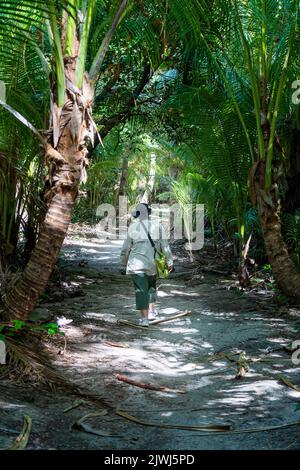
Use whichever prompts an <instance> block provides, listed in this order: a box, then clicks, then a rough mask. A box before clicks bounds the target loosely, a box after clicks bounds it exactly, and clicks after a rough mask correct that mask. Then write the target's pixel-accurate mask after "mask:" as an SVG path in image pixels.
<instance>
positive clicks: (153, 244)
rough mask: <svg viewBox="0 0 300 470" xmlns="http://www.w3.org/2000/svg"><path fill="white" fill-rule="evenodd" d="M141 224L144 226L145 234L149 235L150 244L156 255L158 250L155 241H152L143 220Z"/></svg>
mask: <svg viewBox="0 0 300 470" xmlns="http://www.w3.org/2000/svg"><path fill="white" fill-rule="evenodd" d="M140 222H141V224H142V226H143V228H144V230H145V232H146V233H147V236H148V239H149V242H150V243H151V245H152V247H153V248H154V254H155V253H156V251H157V250H156V247H155V243H154V241H153V240H152V237H151V235H150V233H149V231H148V230H147V229H146V227H145V225H144V224H143V222H142V221H141V220H140Z"/></svg>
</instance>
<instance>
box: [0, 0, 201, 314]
mask: <svg viewBox="0 0 300 470" xmlns="http://www.w3.org/2000/svg"><path fill="white" fill-rule="evenodd" d="M202 3H203V2H202V1H198V0H189V1H184V2H181V1H179V0H171V1H166V2H161V1H150V0H149V1H146V2H140V1H138V0H111V1H106V0H88V1H87V0H69V1H63V0H59V1H55V0H48V1H45V0H21V1H17V0H5V1H2V0H1V1H0V24H1V28H2V29H1V40H2V45H3V44H4V43H5V48H4V47H2V52H1V59H3V60H2V69H3V70H5V73H3V74H2V77H3V78H4V79H5V74H6V75H9V76H10V78H11V77H12V75H13V73H14V72H13V71H14V69H15V64H14V63H13V59H14V58H16V57H19V58H21V60H22V63H23V65H24V64H25V67H24V68H25V75H24V77H23V81H22V83H23V82H24V81H27V82H28V81H29V84H30V85H31V87H32V94H33V95H34V97H35V100H36V101H38V102H39V104H41V105H42V106H44V110H45V108H46V111H45V114H46V116H47V120H46V122H44V123H43V125H41V123H40V121H39V120H38V118H37V116H34V110H35V105H33V103H34V101H31V96H30V95H29V94H24V96H22V94H21V93H20V94H19V95H18V94H17V91H18V84H16V85H15V88H13V87H11V90H10V93H9V94H8V100H7V101H6V102H4V100H1V101H0V104H1V105H2V107H3V108H4V109H5V111H6V112H7V113H10V114H12V115H13V116H14V117H15V119H16V120H17V121H19V122H20V123H22V125H24V126H26V127H27V128H28V129H30V130H31V131H32V132H33V133H34V135H35V136H36V139H37V141H38V142H39V144H40V146H41V160H42V161H43V162H44V163H45V165H46V167H47V172H46V173H47V174H46V179H45V186H44V190H43V201H44V204H45V206H46V213H45V218H44V220H43V223H42V224H41V226H40V229H39V235H38V240H37V243H36V246H35V248H34V249H33V251H32V253H31V256H30V259H29V261H28V264H27V266H26V268H25V269H24V272H23V273H22V275H21V276H20V278H19V280H18V281H17V282H16V283H15V285H14V286H13V287H12V288H11V289H9V290H8V292H7V293H6V295H5V296H3V298H2V304H3V307H2V312H3V315H8V316H10V317H15V318H21V319H26V318H27V317H28V315H29V313H30V312H31V310H32V309H33V308H34V306H35V305H36V303H37V301H38V298H39V295H40V294H41V292H42V291H43V290H44V288H45V286H46V284H47V282H48V279H49V276H50V274H51V272H52V270H53V268H54V265H55V262H56V259H57V256H58V253H59V251H60V248H61V245H62V243H63V240H64V238H65V235H66V232H67V229H68V225H69V223H70V219H71V213H72V208H73V206H74V202H75V200H76V198H77V194H78V188H79V185H80V184H81V183H82V182H84V181H85V180H86V175H87V168H88V165H89V153H90V150H91V149H92V148H93V147H94V146H95V144H96V143H98V142H101V137H100V135H99V133H98V131H97V128H96V124H95V122H94V120H93V117H92V111H93V104H94V96H95V90H96V91H97V83H98V80H99V74H100V71H101V70H102V69H101V68H103V67H105V66H108V65H107V63H105V59H106V56H107V51H108V49H109V47H110V45H111V44H112V39H113V38H115V37H116V31H117V37H118V38H119V40H120V41H122V39H123V42H124V37H127V40H130V39H131V38H133V39H132V40H133V43H134V46H135V50H136V54H137V56H138V57H140V61H141V62H143V63H145V74H146V75H147V73H146V72H147V71H148V76H149V68H150V65H149V64H151V66H152V64H153V66H154V67H157V66H158V65H159V63H160V62H161V61H162V60H163V58H164V56H168V54H169V50H168V48H169V47H171V48H172V47H173V48H174V49H175V50H176V44H175V42H176V41H175V40H174V41H173V44H172V42H171V44H170V41H169V35H170V32H172V34H173V36H174V34H175V36H176V37H179V36H180V40H181V41H183V42H184V40H185V38H187V36H188V42H187V41H186V44H187V43H188V44H192V40H193V38H194V39H195V37H196V36H195V33H194V30H197V29H198V28H199V18H200V17H201V14H202V13H201V12H202V10H203V7H202ZM120 26H121V27H120ZM174 28H175V29H174ZM175 30H176V32H175ZM29 55H32V56H33V57H34V62H35V64H36V61H37V59H39V70H38V73H37V80H35V78H33V77H32V75H31V73H30V72H28V71H27V67H28V65H27V58H28V56H29ZM31 71H32V69H31ZM102 72H103V70H102ZM3 78H1V79H3ZM5 81H7V80H6V79H5ZM13 91H15V92H16V94H17V97H18V99H17V100H16V99H15V100H11V101H10V99H9V96H10V94H12V93H13ZM47 96H48V99H49V103H50V105H49V108H48V109H47V107H45V97H47ZM16 101H18V103H16ZM133 104H134V97H130V99H129V100H128V101H127V106H132V105H133ZM30 105H31V106H30ZM30 107H31V108H33V110H32V114H31V113H30ZM23 111H25V112H23ZM36 114H37V113H36ZM118 119H119V121H118ZM122 119H123V116H122V114H121V116H119V117H118V118H117V120H116V119H113V120H110V119H109V118H108V120H107V121H106V122H105V126H104V127H105V128H104V131H103V132H102V135H105V134H106V133H107V132H108V131H109V130H110V129H111V128H112V127H113V126H114V125H116V124H117V123H118V122H120V120H122Z"/></svg>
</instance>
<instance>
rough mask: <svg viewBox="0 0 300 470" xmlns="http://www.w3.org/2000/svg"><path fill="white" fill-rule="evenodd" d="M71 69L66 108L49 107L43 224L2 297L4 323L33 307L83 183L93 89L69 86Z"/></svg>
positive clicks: (24, 316) (25, 314)
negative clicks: (22, 270) (25, 262)
mask: <svg viewBox="0 0 300 470" xmlns="http://www.w3.org/2000/svg"><path fill="white" fill-rule="evenodd" d="M74 59H75V58H74ZM70 70H71V71H70ZM72 70H73V69H72V62H71V61H70V59H69V60H68V63H67V65H66V70H65V75H66V77H67V78H68V85H67V87H66V98H65V103H64V105H63V107H62V108H61V109H59V108H58V106H55V103H52V107H51V119H50V123H51V129H50V131H48V133H47V135H48V142H47V143H46V148H45V154H46V155H45V157H46V162H47V164H48V167H49V171H48V175H47V177H46V181H45V191H44V199H45V203H46V205H47V211H46V214H45V219H44V222H43V223H42V225H41V228H40V233H39V237H38V241H37V244H36V246H35V248H34V249H33V251H32V253H31V256H30V258H29V261H28V263H27V266H26V268H25V270H24V272H23V273H22V275H21V276H20V278H19V279H18V280H17V282H16V283H15V284H14V285H13V286H12V287H11V289H10V290H9V291H8V292H7V293H6V295H4V296H3V298H2V305H1V308H0V316H3V317H5V318H10V319H11V318H19V319H22V320H26V319H27V318H28V316H29V314H30V313H31V311H32V310H33V309H34V308H35V306H36V304H37V302H38V299H39V296H40V295H41V293H42V292H43V291H44V289H45V287H46V285H47V282H48V280H49V278H50V276H51V273H52V271H53V268H54V266H55V263H56V261H57V258H58V255H59V252H60V249H61V246H62V244H63V241H64V238H65V236H66V234H67V230H68V226H69V223H70V220H71V214H72V208H73V206H74V203H75V200H76V198H77V194H78V188H79V185H80V183H81V182H82V181H85V180H86V170H87V167H88V159H87V154H88V150H87V144H88V141H89V140H92V141H93V137H94V126H95V125H94V123H93V121H92V118H91V111H92V102H93V90H94V89H93V84H92V83H91V81H90V80H89V79H88V77H87V76H85V77H84V87H83V89H84V90H85V94H83V93H82V92H80V91H79V90H78V89H77V88H76V87H75V86H74V85H73V82H72V81H71V79H72V78H73V77H72Z"/></svg>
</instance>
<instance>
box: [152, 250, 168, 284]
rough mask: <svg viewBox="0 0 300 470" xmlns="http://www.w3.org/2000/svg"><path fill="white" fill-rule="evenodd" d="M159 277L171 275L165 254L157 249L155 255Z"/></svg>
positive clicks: (164, 277)
mask: <svg viewBox="0 0 300 470" xmlns="http://www.w3.org/2000/svg"><path fill="white" fill-rule="evenodd" d="M154 261H155V265H156V271H157V275H158V277H161V278H163V279H166V278H167V277H168V276H169V267H168V264H167V260H166V257H165V255H164V254H163V253H162V252H161V251H158V250H156V251H155V257H154Z"/></svg>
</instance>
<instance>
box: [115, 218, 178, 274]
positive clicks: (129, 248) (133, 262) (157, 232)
mask: <svg viewBox="0 0 300 470" xmlns="http://www.w3.org/2000/svg"><path fill="white" fill-rule="evenodd" d="M143 225H144V227H145V228H146V230H150V235H151V238H152V240H153V241H154V243H155V247H156V249H157V250H159V251H162V252H163V253H164V255H165V256H166V260H167V263H168V266H169V267H172V266H173V256H172V253H171V250H170V247H169V243H168V240H167V238H166V233H165V230H164V228H163V226H162V225H161V224H160V223H159V222H156V221H154V220H151V221H150V219H143ZM143 225H142V224H141V221H140V220H139V219H137V220H135V221H134V222H132V223H131V224H130V226H129V228H128V235H127V238H126V240H124V243H123V247H122V251H121V256H120V258H121V259H120V261H121V268H122V269H125V268H126V274H136V273H146V274H148V275H149V276H154V275H156V274H157V273H156V266H155V262H154V248H153V246H152V245H151V242H150V240H149V238H148V236H147V233H146V230H145V228H144V227H143Z"/></svg>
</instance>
